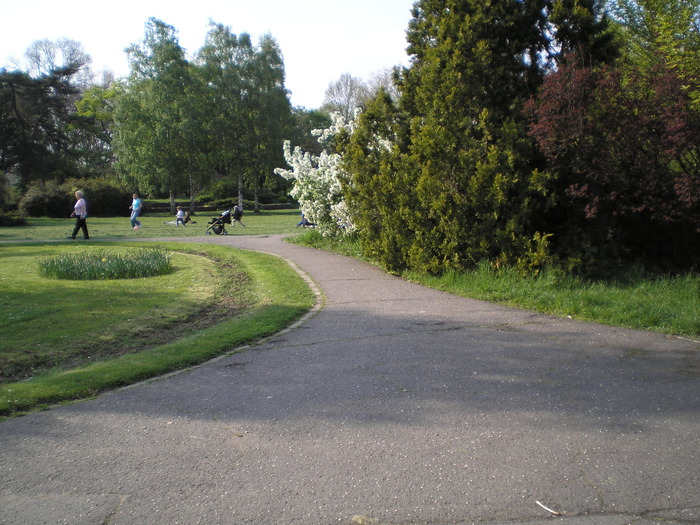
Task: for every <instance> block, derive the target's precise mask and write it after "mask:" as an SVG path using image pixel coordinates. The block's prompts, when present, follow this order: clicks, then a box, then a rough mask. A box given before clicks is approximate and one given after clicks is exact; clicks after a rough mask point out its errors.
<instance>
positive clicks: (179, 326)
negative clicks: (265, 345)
mask: <svg viewBox="0 0 700 525" xmlns="http://www.w3.org/2000/svg"><path fill="white" fill-rule="evenodd" d="M147 246H151V247H156V248H159V249H161V250H164V251H167V252H168V253H169V254H170V255H171V259H172V262H173V266H174V267H175V271H174V272H173V273H171V274H168V275H163V276H156V277H148V278H140V279H117V280H97V281H83V280H81V281H70V280H55V279H48V278H44V277H41V276H40V275H39V273H38V268H37V267H38V261H39V260H40V259H41V258H44V257H48V256H54V255H57V254H59V253H66V252H67V251H68V252H70V251H88V252H89V251H90V250H108V251H111V252H115V253H116V252H123V251H126V250H128V249H133V245H132V244H131V243H119V242H100V243H94V244H93V243H90V242H86V243H60V244H59V243H54V244H25V243H12V244H5V245H2V246H1V247H0V304H1V306H2V308H1V309H0V333H2V334H3V337H2V339H1V340H0V416H9V415H13V414H17V413H22V412H25V411H28V410H32V409H35V408H41V407H44V406H47V405H49V404H52V403H58V402H63V401H69V400H73V399H80V398H85V397H89V396H93V395H95V394H97V393H99V392H102V391H105V390H108V389H110V388H115V387H118V386H121V385H126V384H129V383H133V382H135V381H140V380H143V379H146V378H149V377H154V376H157V375H161V374H164V373H167V372H169V371H173V370H177V369H181V368H183V367H187V366H191V365H194V364H197V363H201V362H203V361H205V360H207V359H211V358H213V357H216V356H217V355H221V354H224V353H226V352H230V351H232V350H233V349H234V348H235V347H236V346H239V345H242V344H244V343H247V342H250V341H254V340H257V339H260V338H261V337H264V336H266V335H270V334H273V333H275V332H277V331H279V330H280V329H282V328H283V327H285V326H287V325H289V324H290V323H291V322H293V321H294V320H296V319H298V318H299V317H301V316H302V315H303V314H304V313H305V312H307V311H308V310H309V308H311V307H312V306H313V304H314V303H315V298H314V295H313V293H312V292H311V290H310V289H309V287H308V285H307V284H306V282H305V281H304V280H303V279H302V278H301V277H300V276H299V275H298V274H297V273H296V272H295V271H294V270H293V269H292V268H290V267H289V265H287V264H286V263H285V262H284V261H282V260H280V259H278V258H276V257H272V256H269V255H265V254H258V253H253V252H246V251H242V250H232V249H231V248H226V247H220V246H212V245H197V244H182V243H139V248H144V247H147Z"/></svg>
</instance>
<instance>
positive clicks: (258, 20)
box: [0, 0, 414, 109]
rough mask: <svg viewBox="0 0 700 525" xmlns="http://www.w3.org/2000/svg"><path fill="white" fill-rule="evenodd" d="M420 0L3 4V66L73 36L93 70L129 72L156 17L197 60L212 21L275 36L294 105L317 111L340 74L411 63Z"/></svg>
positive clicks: (32, 0)
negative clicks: (37, 44)
mask: <svg viewBox="0 0 700 525" xmlns="http://www.w3.org/2000/svg"><path fill="white" fill-rule="evenodd" d="M413 2H414V0H258V1H255V0H193V1H188V2H183V3H180V2H176V1H173V0H142V1H135V0H123V1H121V2H109V3H104V2H94V1H90V0H65V1H56V0H0V12H2V13H3V16H2V19H3V20H2V21H3V29H2V31H0V67H3V66H7V67H9V66H10V64H11V59H12V58H16V59H22V55H23V54H24V51H25V50H26V49H27V47H28V46H29V45H30V44H31V43H32V42H33V41H35V40H42V39H49V40H58V39H59V38H61V37H66V38H69V39H71V40H76V41H78V42H80V43H81V44H83V48H84V49H85V51H86V52H87V53H88V54H90V55H91V56H92V59H93V64H92V67H93V70H95V71H101V70H103V69H110V70H112V71H113V72H114V73H115V74H116V75H117V76H123V75H126V74H127V73H128V65H127V60H126V54H125V53H124V49H125V48H126V47H127V46H129V45H130V44H132V43H138V42H140V41H141V40H142V39H143V36H144V30H145V23H146V21H147V20H148V18H149V17H156V18H158V19H160V20H162V21H163V22H165V23H167V24H169V25H171V26H173V27H174V28H175V29H176V30H177V31H178V36H179V40H180V45H181V46H182V47H183V48H185V49H186V51H187V52H188V53H189V54H194V53H195V52H196V51H197V50H198V49H199V48H200V47H201V46H202V45H203V43H204V37H205V35H206V32H207V28H208V23H209V20H213V21H214V22H217V23H222V24H224V25H227V26H230V27H231V30H232V31H233V32H234V33H235V34H240V33H244V32H245V33H249V34H250V35H251V36H252V37H253V41H255V42H257V39H258V37H259V36H260V35H262V34H265V33H270V34H271V35H272V36H273V37H274V38H275V39H276V40H277V42H278V44H279V46H280V48H281V50H282V53H283V55H284V62H285V67H286V73H287V81H286V86H287V89H289V90H290V91H291V92H292V95H291V100H292V104H294V105H295V106H304V107H307V108H309V109H311V108H316V107H318V106H320V105H321V103H322V102H323V96H324V93H325V91H326V88H327V87H328V84H329V83H330V82H332V81H335V80H337V79H338V78H339V77H340V75H341V74H343V73H350V74H351V75H353V76H355V77H359V78H364V79H366V78H367V77H369V76H370V75H371V74H372V73H374V72H376V71H378V70H380V69H382V68H385V67H392V66H395V65H399V64H403V65H407V64H408V57H407V55H406V51H405V49H406V34H405V33H406V28H407V27H408V22H409V20H410V18H411V14H410V9H411V7H412V5H413Z"/></svg>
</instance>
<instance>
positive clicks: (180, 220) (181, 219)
mask: <svg viewBox="0 0 700 525" xmlns="http://www.w3.org/2000/svg"><path fill="white" fill-rule="evenodd" d="M175 221H176V224H177V225H178V226H180V225H181V224H182V226H183V227H185V228H186V227H187V226H185V210H183V209H182V206H178V207H177V213H176V214H175Z"/></svg>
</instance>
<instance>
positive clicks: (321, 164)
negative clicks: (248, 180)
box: [275, 113, 357, 236]
mask: <svg viewBox="0 0 700 525" xmlns="http://www.w3.org/2000/svg"><path fill="white" fill-rule="evenodd" d="M355 116H356V117H357V113H356V115H355ZM331 118H332V120H333V122H332V124H331V126H330V127H329V128H327V129H322V130H314V131H313V132H312V133H313V134H314V136H316V137H318V141H319V143H321V144H326V143H327V142H328V141H329V140H331V139H332V138H333V137H334V136H335V135H337V134H338V133H340V131H341V130H347V131H349V132H350V133H352V132H353V131H354V129H355V120H352V121H351V122H346V121H345V119H344V118H343V117H342V116H341V115H340V114H338V113H334V114H333V115H332V116H331ZM284 158H285V160H286V162H287V164H289V166H290V168H291V169H284V168H276V169H275V173H277V174H278V175H281V176H282V177H284V178H285V179H287V180H293V181H294V186H293V188H292V190H291V191H290V193H289V194H290V195H291V196H292V197H294V198H295V199H296V200H297V201H299V207H300V208H301V211H302V213H303V214H304V215H305V216H306V217H307V218H308V219H309V220H310V221H312V222H314V223H316V225H317V228H318V230H319V232H320V233H321V234H322V235H325V236H328V235H337V234H340V233H351V232H353V231H354V226H353V222H352V216H351V213H350V210H349V209H348V206H347V204H346V203H345V199H344V197H343V182H346V183H347V182H349V181H350V176H349V174H348V173H347V172H346V171H345V170H344V169H343V167H342V160H343V159H342V156H341V155H340V154H338V153H328V152H327V151H326V150H325V149H324V150H323V151H322V152H321V154H320V155H319V156H315V155H311V154H309V153H308V152H303V151H302V150H301V148H299V147H296V148H294V151H291V145H290V143H289V141H285V142H284Z"/></svg>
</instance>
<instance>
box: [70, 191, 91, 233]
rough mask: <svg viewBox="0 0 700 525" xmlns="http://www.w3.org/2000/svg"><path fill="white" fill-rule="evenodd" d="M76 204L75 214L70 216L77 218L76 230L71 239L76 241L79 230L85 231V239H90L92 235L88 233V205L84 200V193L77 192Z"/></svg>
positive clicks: (74, 229)
mask: <svg viewBox="0 0 700 525" xmlns="http://www.w3.org/2000/svg"><path fill="white" fill-rule="evenodd" d="M75 199H76V203H75V206H74V207H73V213H71V214H70V216H71V217H75V228H73V234H72V235H71V236H70V238H71V239H75V236H76V235H78V230H83V239H86V240H87V239H89V238H90V234H89V233H88V228H87V224H86V223H85V218H86V217H87V204H85V199H83V192H82V191H80V190H78V191H76V192H75Z"/></svg>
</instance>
